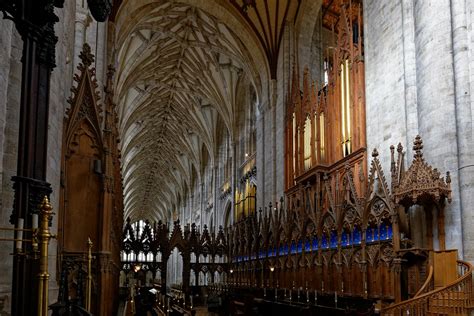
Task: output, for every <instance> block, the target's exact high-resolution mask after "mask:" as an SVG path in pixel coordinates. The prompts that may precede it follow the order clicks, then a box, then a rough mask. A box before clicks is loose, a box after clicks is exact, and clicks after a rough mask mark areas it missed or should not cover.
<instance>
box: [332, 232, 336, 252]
mask: <svg viewBox="0 0 474 316" xmlns="http://www.w3.org/2000/svg"><path fill="white" fill-rule="evenodd" d="M331 248H337V233H336V231H335V230H333V231H332V232H331Z"/></svg>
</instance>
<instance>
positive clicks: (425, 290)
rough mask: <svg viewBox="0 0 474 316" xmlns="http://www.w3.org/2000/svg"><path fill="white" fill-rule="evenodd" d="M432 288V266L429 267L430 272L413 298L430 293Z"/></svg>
mask: <svg viewBox="0 0 474 316" xmlns="http://www.w3.org/2000/svg"><path fill="white" fill-rule="evenodd" d="M433 288H434V269H433V266H430V270H429V272H428V277H427V278H426V280H425V283H423V285H422V286H421V288H420V289H419V290H418V292H416V294H415V296H414V297H418V296H420V295H422V294H425V293H428V292H430V291H432V290H433Z"/></svg>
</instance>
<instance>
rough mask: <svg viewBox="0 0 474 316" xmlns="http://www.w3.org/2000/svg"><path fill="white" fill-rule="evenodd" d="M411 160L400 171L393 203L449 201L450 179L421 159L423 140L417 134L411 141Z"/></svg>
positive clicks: (408, 203)
mask: <svg viewBox="0 0 474 316" xmlns="http://www.w3.org/2000/svg"><path fill="white" fill-rule="evenodd" d="M413 150H414V151H415V154H414V157H413V162H412V164H411V165H410V167H409V168H408V170H407V171H406V172H403V173H401V177H400V183H399V184H398V185H397V186H396V187H395V191H394V199H395V203H400V204H404V205H413V204H418V203H420V202H422V200H423V199H430V200H433V201H436V202H438V203H441V202H442V201H443V200H444V199H445V198H447V199H448V201H449V202H451V185H450V183H451V179H450V176H449V172H448V173H447V174H446V181H445V180H444V178H443V177H440V172H439V171H438V169H436V168H433V167H432V166H431V165H429V164H427V163H426V162H425V160H424V159H423V151H422V150H423V141H422V140H421V137H420V136H419V135H418V136H416V138H415V141H414V142H413Z"/></svg>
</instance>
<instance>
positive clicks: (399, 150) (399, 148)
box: [397, 143, 403, 154]
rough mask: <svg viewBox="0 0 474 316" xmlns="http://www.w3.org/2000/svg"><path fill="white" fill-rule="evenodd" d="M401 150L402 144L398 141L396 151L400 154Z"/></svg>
mask: <svg viewBox="0 0 474 316" xmlns="http://www.w3.org/2000/svg"><path fill="white" fill-rule="evenodd" d="M402 151H403V146H402V143H398V146H397V152H398V153H399V154H401V153H402Z"/></svg>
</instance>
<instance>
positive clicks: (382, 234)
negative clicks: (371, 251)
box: [380, 224, 387, 240]
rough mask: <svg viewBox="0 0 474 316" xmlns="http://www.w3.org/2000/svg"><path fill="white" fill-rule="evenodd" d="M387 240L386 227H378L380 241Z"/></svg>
mask: <svg viewBox="0 0 474 316" xmlns="http://www.w3.org/2000/svg"><path fill="white" fill-rule="evenodd" d="M386 239H387V226H386V225H384V224H382V225H381V226H380V240H386Z"/></svg>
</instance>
